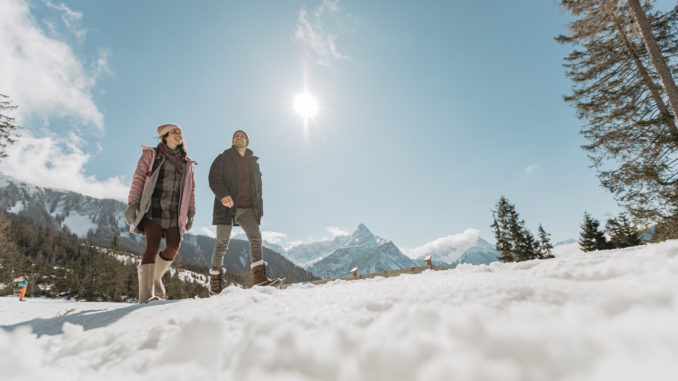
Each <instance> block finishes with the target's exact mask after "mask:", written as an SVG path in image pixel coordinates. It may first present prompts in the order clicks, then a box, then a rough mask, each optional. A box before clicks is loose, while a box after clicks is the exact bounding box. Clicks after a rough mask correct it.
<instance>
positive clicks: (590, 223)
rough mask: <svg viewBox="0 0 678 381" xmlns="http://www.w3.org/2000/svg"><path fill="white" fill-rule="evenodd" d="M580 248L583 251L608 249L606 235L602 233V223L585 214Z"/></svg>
mask: <svg viewBox="0 0 678 381" xmlns="http://www.w3.org/2000/svg"><path fill="white" fill-rule="evenodd" d="M581 229H582V230H581V232H580V236H579V241H578V243H579V247H580V248H581V250H582V251H594V250H605V249H607V248H608V243H607V239H606V238H605V233H603V232H602V231H600V222H598V220H596V219H595V218H592V217H591V215H590V214H589V213H588V212H584V223H583V224H582V225H581Z"/></svg>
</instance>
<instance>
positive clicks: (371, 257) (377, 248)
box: [307, 224, 417, 279]
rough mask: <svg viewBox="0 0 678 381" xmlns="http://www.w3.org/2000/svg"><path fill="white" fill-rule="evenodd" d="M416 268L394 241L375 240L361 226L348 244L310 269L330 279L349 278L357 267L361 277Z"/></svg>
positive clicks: (370, 233) (317, 274)
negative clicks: (351, 271) (374, 273)
mask: <svg viewBox="0 0 678 381" xmlns="http://www.w3.org/2000/svg"><path fill="white" fill-rule="evenodd" d="M416 265H417V264H416V263H415V262H414V261H413V260H412V259H410V258H408V257H407V256H405V255H404V254H403V253H402V252H401V251H400V249H398V247H396V245H395V244H393V242H391V241H387V240H384V239H382V238H379V237H376V236H375V235H374V234H372V232H370V230H369V229H368V228H367V227H366V226H365V225H363V224H360V225H359V226H358V228H357V229H356V230H355V232H353V234H352V235H351V236H350V237H349V239H348V241H347V242H346V243H345V244H343V245H342V246H341V247H339V248H337V249H335V250H334V251H333V252H332V253H331V254H329V255H327V256H326V257H324V258H322V259H320V260H318V261H317V262H315V263H313V264H312V265H310V266H309V267H307V269H308V270H309V271H311V272H312V273H313V274H314V275H316V276H317V277H320V278H323V279H327V278H337V277H342V276H347V275H349V274H350V270H351V269H352V268H354V267H357V268H358V273H359V274H367V273H373V272H379V271H387V270H396V269H403V268H408V267H415V266H416Z"/></svg>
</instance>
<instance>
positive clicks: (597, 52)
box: [556, 0, 678, 236]
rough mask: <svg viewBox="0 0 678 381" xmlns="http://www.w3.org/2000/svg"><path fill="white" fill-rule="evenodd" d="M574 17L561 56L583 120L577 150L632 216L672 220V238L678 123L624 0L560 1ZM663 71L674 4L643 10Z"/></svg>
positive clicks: (672, 42) (670, 50) (677, 51)
mask: <svg viewBox="0 0 678 381" xmlns="http://www.w3.org/2000/svg"><path fill="white" fill-rule="evenodd" d="M560 3H561V6H562V7H563V8H565V9H566V10H568V11H570V12H571V13H572V15H573V16H574V17H575V20H574V21H573V22H572V23H570V24H569V31H570V33H569V35H568V36H564V35H561V36H558V37H557V38H556V40H557V41H559V42H561V43H568V44H573V45H574V47H575V50H574V51H573V52H572V53H570V55H569V56H567V57H566V58H565V67H566V69H567V75H568V77H569V78H570V79H571V80H572V81H573V83H574V86H573V93H572V94H571V95H569V96H566V97H565V98H564V99H565V100H566V101H567V102H569V103H571V104H572V105H574V106H575V107H576V109H577V114H578V117H579V118H580V119H582V120H584V121H586V125H585V126H584V127H582V129H581V134H582V135H583V136H584V137H585V138H586V140H587V142H588V143H587V144H586V145H584V146H583V148H584V149H585V150H586V151H587V153H588V154H589V157H590V158H591V159H592V161H593V165H594V166H595V167H596V168H597V170H598V175H599V178H600V180H601V183H602V185H603V186H604V187H605V188H606V189H608V190H609V191H611V192H612V193H613V194H614V195H615V197H616V199H617V200H618V201H619V202H620V203H621V204H622V205H623V206H624V207H626V209H627V210H628V211H629V212H630V213H631V214H632V215H633V216H634V218H636V219H640V220H644V221H655V222H656V221H660V222H664V223H665V224H666V223H668V224H670V225H671V226H673V225H676V226H674V228H675V229H674V230H675V233H674V234H675V235H676V236H678V219H676V218H672V217H674V216H675V215H676V214H677V213H678V128H677V126H676V119H675V116H674V115H672V113H671V109H670V106H669V105H668V102H667V96H666V93H665V92H664V91H663V88H662V86H661V84H660V80H659V78H658V75H657V71H656V70H655V68H654V66H653V65H652V63H651V58H650V55H649V54H648V50H647V49H646V47H645V45H644V43H643V39H642V38H641V34H640V31H639V29H638V24H637V23H636V22H635V21H634V18H633V17H632V15H631V11H630V8H629V7H628V4H627V3H626V0H561V2H560ZM645 13H647V19H648V20H649V24H648V25H649V28H650V29H651V31H652V33H653V35H654V37H655V38H656V45H657V48H658V50H659V51H660V53H661V55H663V56H665V57H668V58H669V70H670V71H672V72H673V73H676V72H677V71H678V67H677V61H676V60H675V58H676V57H677V56H678V6H677V7H675V8H674V9H673V10H671V11H669V12H667V13H660V12H656V11H655V12H653V11H651V9H650V8H649V7H646V8H645Z"/></svg>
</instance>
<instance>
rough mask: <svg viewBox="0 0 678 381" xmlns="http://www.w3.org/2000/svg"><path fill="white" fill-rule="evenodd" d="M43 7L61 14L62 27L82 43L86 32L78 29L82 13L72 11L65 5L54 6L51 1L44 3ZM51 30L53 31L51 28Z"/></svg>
mask: <svg viewBox="0 0 678 381" xmlns="http://www.w3.org/2000/svg"><path fill="white" fill-rule="evenodd" d="M44 3H45V5H46V6H47V7H48V8H52V9H55V10H57V11H58V12H61V21H63V22H64V25H66V27H67V28H68V29H69V30H70V31H71V32H73V34H75V36H76V37H77V38H78V40H80V41H83V40H84V39H85V37H86V36H87V30H86V29H82V28H80V21H81V20H82V12H77V11H73V10H71V9H70V8H68V6H66V4H64V3H61V4H59V5H56V4H54V3H52V2H51V1H44ZM51 29H52V30H54V28H53V26H51Z"/></svg>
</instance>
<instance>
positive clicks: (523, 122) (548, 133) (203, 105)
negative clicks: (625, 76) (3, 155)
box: [0, 0, 671, 249]
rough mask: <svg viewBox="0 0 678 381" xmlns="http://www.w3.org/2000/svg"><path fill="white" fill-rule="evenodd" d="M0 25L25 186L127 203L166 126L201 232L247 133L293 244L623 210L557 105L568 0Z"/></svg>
mask: <svg viewBox="0 0 678 381" xmlns="http://www.w3.org/2000/svg"><path fill="white" fill-rule="evenodd" d="M670 5H671V4H670V2H669V1H661V2H659V4H658V6H659V7H660V8H662V7H663V8H664V9H665V8H668V7H669V6H670ZM0 21H1V22H0V25H2V26H1V27H0V43H1V44H0V45H2V46H0V68H1V69H0V93H4V94H7V95H9V96H11V97H12V99H13V100H14V101H15V103H17V104H18V105H19V106H20V108H19V110H18V111H17V113H16V114H17V115H16V116H17V118H18V119H19V121H20V123H21V125H22V126H23V127H24V131H23V137H22V138H21V139H20V141H19V142H18V143H17V144H16V145H15V147H13V148H12V150H11V151H10V154H12V155H11V156H10V158H8V159H7V160H5V161H4V162H3V163H2V164H1V167H0V168H2V171H3V172H5V173H7V174H9V175H11V176H14V177H18V178H20V179H22V180H25V181H27V182H33V183H37V184H39V185H44V186H55V187H60V188H66V189H73V190H78V191H81V192H84V193H87V194H91V195H95V196H98V197H114V198H119V199H125V200H126V195H127V190H128V187H129V184H130V180H131V175H132V173H133V170H134V168H135V165H136V162H137V160H138V158H139V155H140V147H139V146H140V144H146V145H155V144H157V140H156V139H155V127H156V126H157V125H159V124H162V123H168V122H172V123H177V124H179V125H181V126H182V128H183V129H184V136H185V140H186V143H187V145H188V150H189V155H190V156H191V157H192V158H194V159H195V160H197V161H198V163H199V165H198V167H197V168H196V182H197V186H196V197H197V217H196V218H197V221H196V231H208V230H209V229H210V228H211V226H210V224H211V209H212V202H213V195H212V193H211V192H210V190H209V187H208V185H207V173H208V171H209V166H210V164H211V162H212V160H213V158H214V157H215V156H216V155H217V154H219V153H220V152H222V151H223V150H224V149H226V148H228V147H230V144H231V136H232V134H233V132H234V131H235V130H236V129H243V130H245V131H246V132H247V133H248V134H249V136H250V148H251V149H252V150H253V151H254V152H255V154H257V155H258V156H259V157H260V164H261V168H262V172H263V183H264V204H265V216H264V219H263V221H262V230H264V231H266V232H267V235H268V237H269V238H270V239H271V240H281V242H282V243H290V242H294V241H309V240H317V239H322V238H328V237H330V236H331V235H332V234H336V232H338V231H346V232H350V231H352V230H353V229H354V228H355V227H356V226H357V225H358V224H359V223H365V224H366V225H367V226H368V227H369V228H370V229H371V230H372V231H373V232H374V233H376V234H377V235H379V236H382V237H384V238H387V239H390V240H393V241H394V242H395V243H396V244H398V245H399V246H401V247H403V248H405V249H409V248H414V247H417V246H420V245H423V244H425V243H427V242H430V241H432V240H435V239H438V238H440V237H446V236H451V235H455V234H459V233H461V232H463V231H465V230H466V229H468V228H473V229H477V230H478V231H479V232H480V235H481V236H482V237H484V238H486V239H489V240H491V241H493V237H492V232H491V230H490V224H491V222H492V216H491V210H492V209H493V208H494V205H495V204H496V202H497V201H498V199H499V197H500V195H504V196H506V197H508V199H509V200H510V201H511V202H513V203H514V204H515V205H516V207H517V210H518V212H519V213H520V214H521V216H522V217H523V218H524V219H525V222H526V224H527V226H528V227H529V228H530V229H531V230H532V231H533V232H534V231H536V228H537V225H538V224H539V223H541V224H543V226H544V228H545V229H546V230H547V231H548V232H550V233H552V239H553V240H554V241H559V240H565V239H569V238H576V237H577V236H578V231H579V224H580V223H581V220H582V217H583V213H584V211H585V210H587V211H589V212H591V213H592V215H593V216H594V217H597V218H600V219H606V218H608V217H610V216H612V215H614V214H616V213H617V212H618V211H619V210H618V208H617V206H616V203H615V202H614V199H613V198H612V196H611V195H610V194H608V193H607V192H606V191H604V190H603V189H602V188H601V187H600V185H599V182H598V179H597V178H596V174H595V171H594V170H592V169H591V168H589V160H588V159H587V158H586V155H585V153H584V152H583V151H582V150H581V149H580V148H579V146H580V145H581V144H583V143H584V140H583V139H582V138H581V137H580V136H579V135H578V131H579V128H580V126H581V124H582V122H581V121H579V120H577V119H576V117H575V112H574V109H572V108H570V107H569V106H568V105H566V104H565V103H564V102H563V101H562V95H564V94H566V93H568V92H569V91H570V83H569V82H568V80H567V79H566V77H565V75H564V68H563V67H562V58H563V57H564V56H565V55H566V54H568V52H569V51H570V49H571V48H570V47H566V46H560V45H559V44H557V43H556V42H555V41H554V40H553V37H554V36H556V35H558V34H559V33H565V31H566V30H565V24H566V23H567V21H568V17H567V15H565V14H564V13H563V12H562V11H561V10H560V9H559V8H558V6H557V3H556V2H552V1H537V0H534V1H511V2H507V1H482V2H481V1H477V2H456V1H455V2H452V1H448V2H440V1H421V2H409V1H370V2H366V1H349V0H337V1H329V0H325V1H246V2H244V1H243V2H235V1H229V2H226V1H191V2H189V1H142V2H139V1H65V2H63V3H62V2H59V1H57V0H52V1H25V0H3V2H2V3H1V4H0ZM304 89H307V91H308V92H309V93H310V94H312V95H313V96H314V97H315V98H316V99H317V101H318V104H319V111H318V114H317V116H316V117H315V118H314V119H313V120H311V121H309V123H308V125H306V126H305V124H304V121H303V120H302V118H301V117H300V116H299V115H297V114H295V112H294V109H293V106H292V103H293V98H294V96H295V95H296V94H298V93H300V92H303V90H304Z"/></svg>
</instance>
